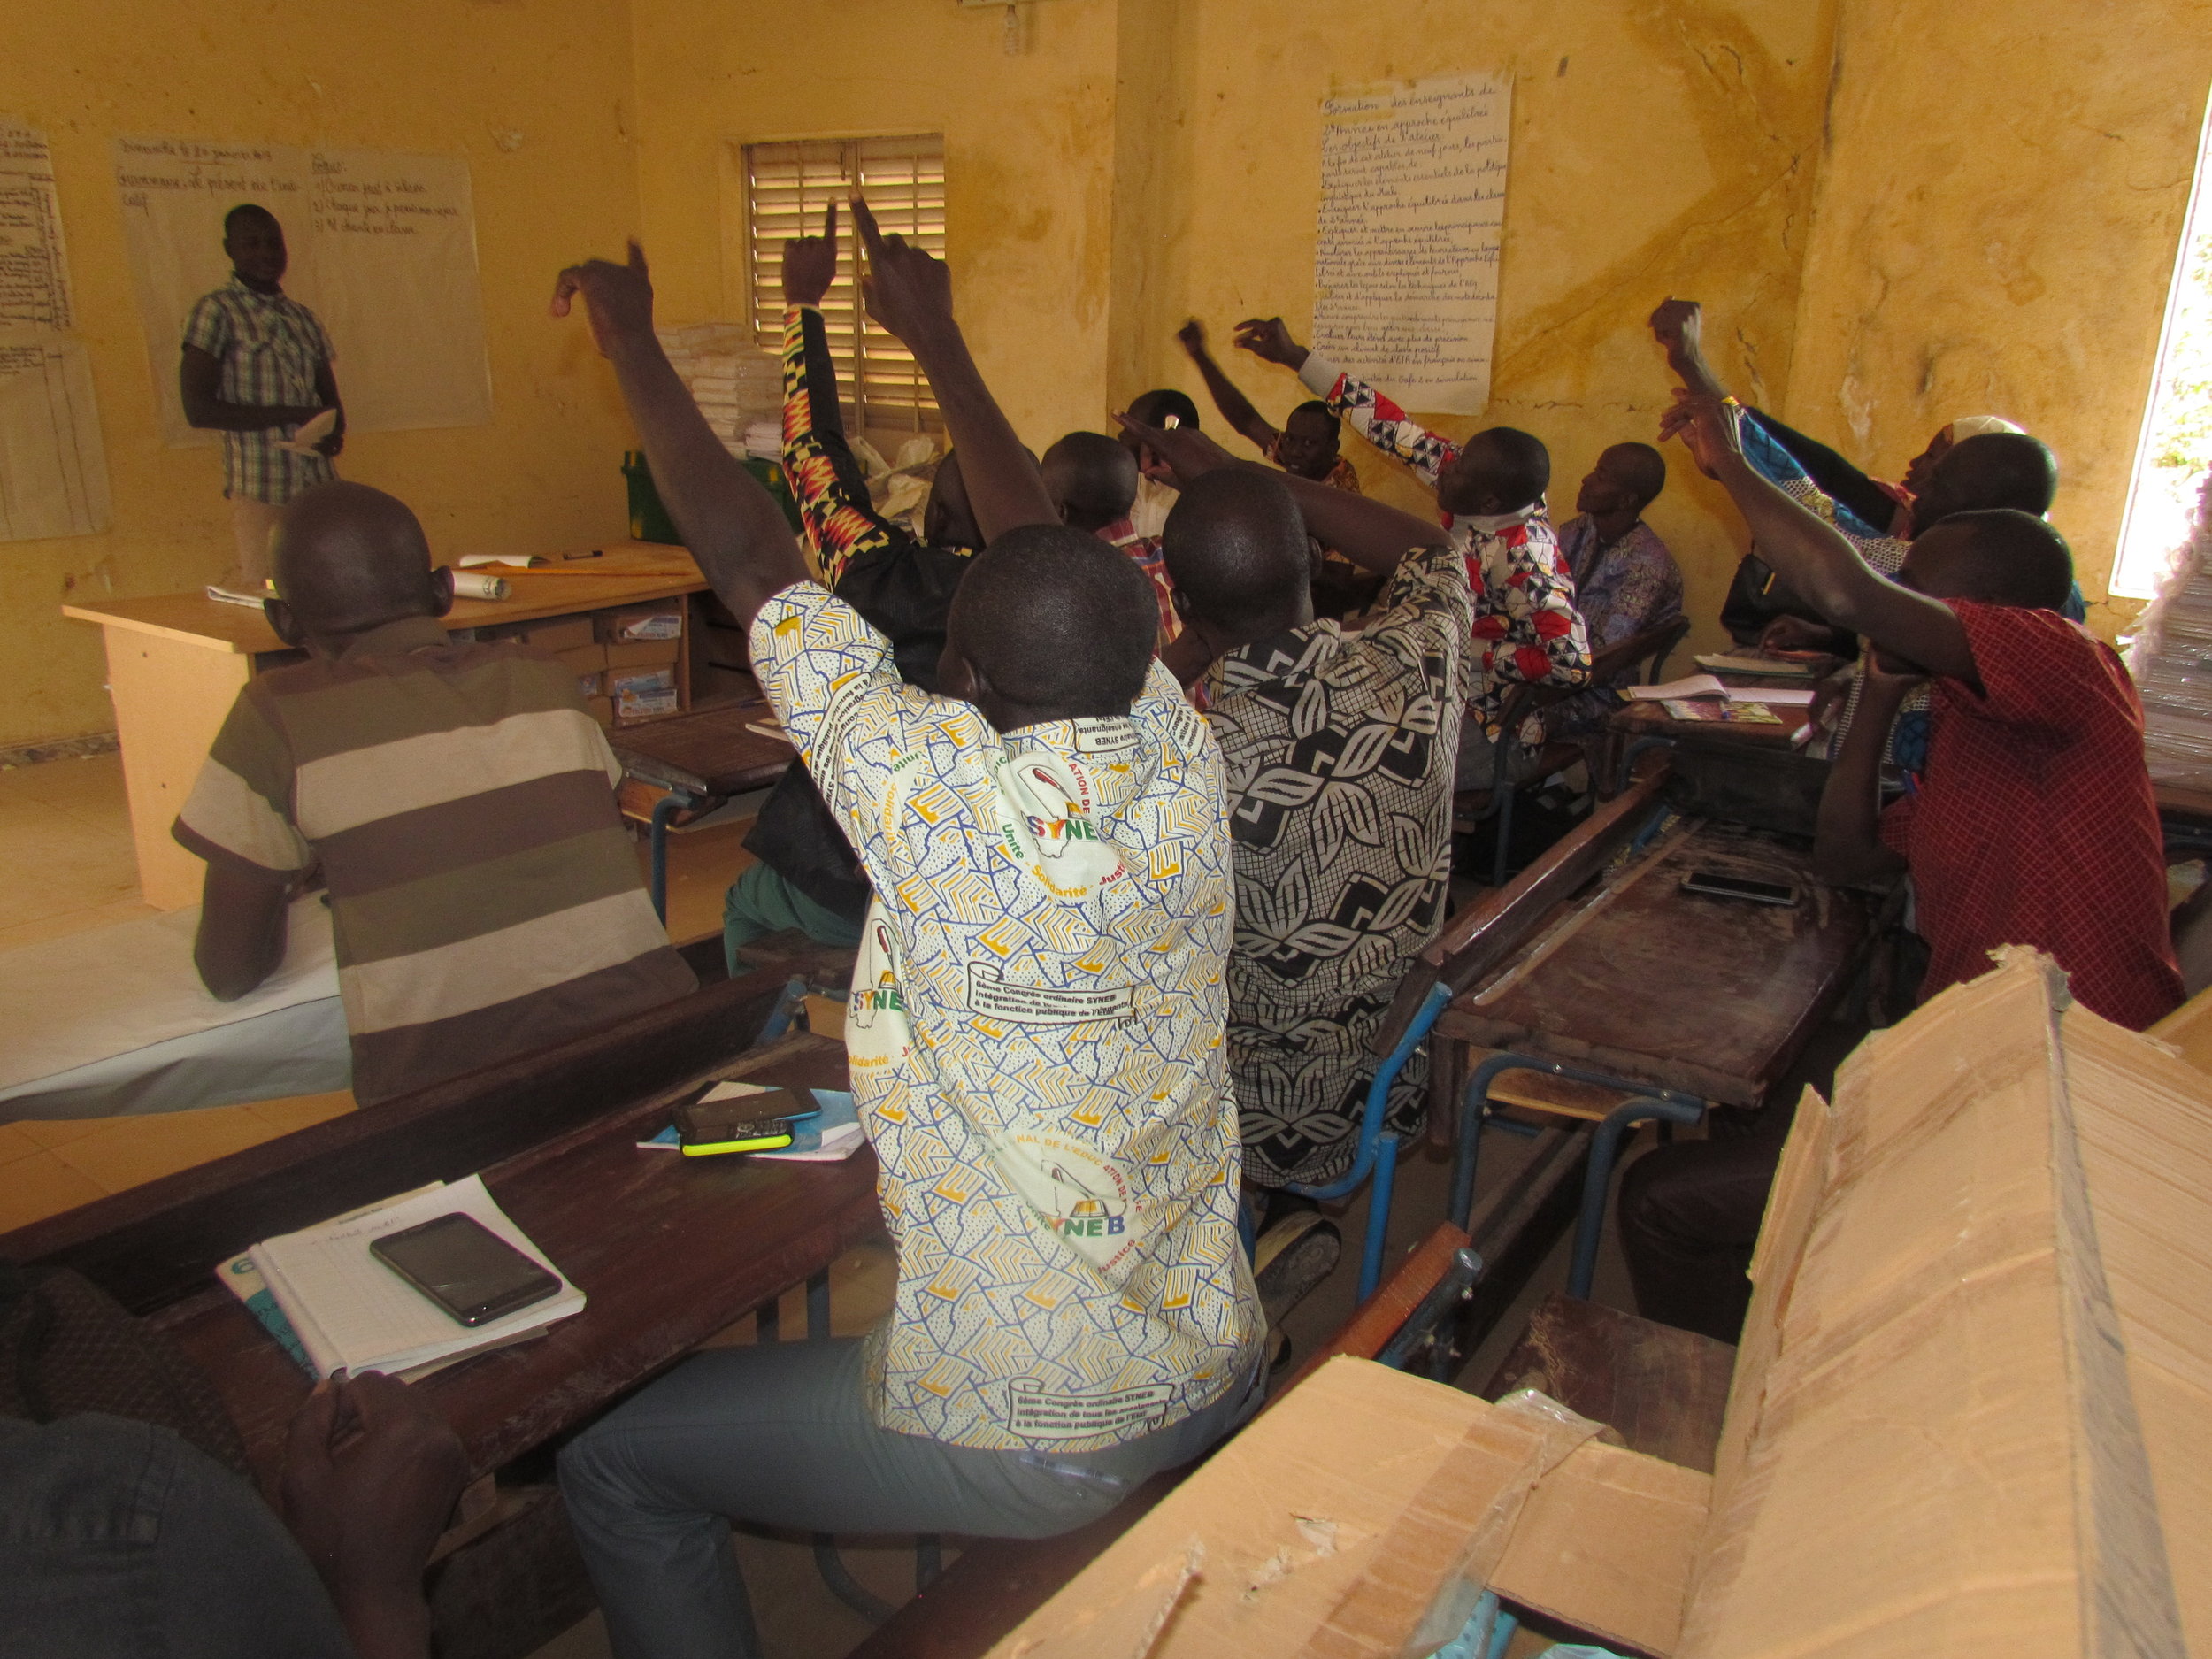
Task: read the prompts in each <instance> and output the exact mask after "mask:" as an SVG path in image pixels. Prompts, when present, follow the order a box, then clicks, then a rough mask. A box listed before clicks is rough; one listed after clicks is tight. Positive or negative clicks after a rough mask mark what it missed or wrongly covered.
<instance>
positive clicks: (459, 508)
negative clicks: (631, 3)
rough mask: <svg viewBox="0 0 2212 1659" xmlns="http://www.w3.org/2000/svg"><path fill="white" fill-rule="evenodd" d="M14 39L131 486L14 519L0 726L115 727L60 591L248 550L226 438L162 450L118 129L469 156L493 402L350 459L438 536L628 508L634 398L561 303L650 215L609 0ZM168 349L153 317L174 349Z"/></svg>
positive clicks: (181, 23) (373, 442)
mask: <svg viewBox="0 0 2212 1659" xmlns="http://www.w3.org/2000/svg"><path fill="white" fill-rule="evenodd" d="M0 41H4V46H0V111H7V112H9V113H11V114H15V115H19V116H21V117H23V118H25V119H27V120H28V121H29V122H30V124H31V125H33V126H34V127H41V128H42V129H44V130H45V132H46V133H47V134H48V135H49V137H50V139H51V141H52V143H53V147H54V152H55V166H56V170H57V173H58V177H59V185H60V191H61V209H62V216H63V221H64V228H65V234H66V236H67V238H68V242H69V251H70V255H71V260H72V263H73V267H74V274H75V292H76V301H77V311H78V315H79V319H80V325H81V334H82V335H83V337H84V338H85V339H86V340H87V341H88V342H89V345H90V347H91V351H92V360H93V376H94V381H95V385H96V390H97V394H98V398H99V406H100V420H101V425H102V427H103V429H104V433H105V436H106V446H107V457H108V467H109V472H110V474H111V479H112V482H113V488H114V499H115V515H114V525H113V528H112V529H111V530H110V531H109V532H107V533H106V534H102V535H95V536H80V537H72V538H68V539H65V540H58V541H28V542H26V541H12V542H0V684H4V685H5V686H6V687H8V695H6V696H5V697H4V698H0V747H4V746H6V745H7V744H10V743H16V742H23V741H31V740H34V739H37V738H44V737H54V736H64V735H70V734H73V733H83V732H92V731H99V730H107V729H112V727H113V725H114V719H113V716H112V714H111V710H110V709H109V707H108V703H107V699H106V697H105V696H104V695H103V693H102V691H101V688H100V687H101V681H102V680H103V679H104V668H103V664H102V661H101V652H100V644H99V638H98V630H97V629H96V628H95V627H93V626H90V625H89V624H86V623H81V622H69V621H65V620H64V619H63V618H62V617H61V616H60V615H59V613H58V606H59V605H60V604H61V603H63V602H64V601H65V600H66V599H68V598H70V597H72V596H82V597H90V598H104V597H109V596H120V595H141V594H157V593H173V592H176V591H178V590H180V589H183V588H189V587H192V586H194V585H196V584H198V583H203V582H206V581H210V580H213V579H214V578H215V577H216V576H218V575H219V574H220V572H221V571H222V569H223V566H224V565H225V564H226V562H227V560H228V558H229V557H230V554H231V550H232V536H231V530H230V519H229V509H228V505H227V503H226V502H225V501H224V500H223V498H222V462H221V457H220V455H219V452H218V451H216V450H215V449H165V448H164V447H163V446H162V443H161V441H160V437H159V435H158V433H157V428H156V424H155V404H154V398H153V388H152V384H151V380H150V372H149V369H148V366H147V352H146V346H145V342H144V338H143V335H142V332H141V329H140V326H139V321H138V314H137V311H136V310H135V308H134V303H133V301H132V296H131V286H130V277H129V272H128V267H127V265H126V264H125V260H124V251H123V226H122V217H121V211H120V209H119V206H118V204H117V201H116V191H115V184H114V173H113V169H112V165H111V150H110V143H111V140H112V139H113V138H114V137H115V136H116V135H117V134H167V135H177V136H183V137H196V138H208V139H257V140H262V141H265V142H277V143H287V144H303V145H304V144H313V143H331V144H347V145H362V146H366V147H370V148H375V149H385V150H422V151H434V152H437V153H441V154H446V155H465V156H467V157H468V158H469V162H470V165H471V169H472V176H473V188H474V194H475V201H476V231H477V254H478V260H479V264H480V270H481V273H482V278H483V285H484V304H485V312H486V319H487V330H488V341H487V343H488V347H489V350H490V358H491V369H492V392H493V400H494V414H495V419H494V421H493V424H492V425H491V426H479V427H473V428H462V429H457V430H449V431H436V432H404V433H368V434H357V435H355V436H353V437H352V438H350V439H349V442H348V443H347V446H346V452H345V455H344V457H342V461H341V463H340V466H341V470H342V472H343V473H344V474H345V475H346V476H347V477H349V478H354V479H358V480H362V481H364V482H366V483H372V484H375V485H378V486H380V487H381V488H387V489H389V490H392V491H393V492H394V493H396V494H397V495H400V496H402V497H403V498H404V499H405V500H406V501H408V502H409V503H411V504H412V505H413V506H414V508H415V510H416V511H417V512H418V513H419V514H420V515H421V517H422V518H423V521H424V524H425V526H426V527H427V529H428V531H429V533H430V539H431V543H432V546H433V547H434V549H436V550H438V551H439V552H440V553H441V554H448V553H452V552H457V551H459V552H466V551H473V550H499V549H526V548H534V547H542V546H546V545H549V544H550V545H573V544H576V543H580V542H588V541H592V540H595V539H598V538H602V537H606V536H612V535H617V534H620V533H621V531H622V526H623V523H624V507H623V495H622V483H621V479H620V477H619V475H618V472H617V471H616V468H617V466H618V463H619V460H620V451H621V449H622V448H623V446H624V442H625V440H626V434H627V431H628V428H627V426H626V421H625V419H624V417H623V415H622V410H621V401H620V399H619V397H618V396H617V395H616V393H615V391H614V388H613V385H612V381H611V378H610V377H609V376H608V375H606V374H605V373H603V371H602V365H600V364H599V363H598V360H597V358H596V357H595V354H593V352H592V351H591V349H590V346H589V344H588V342H587V341H585V340H584V338H583V336H582V332H581V330H580V329H578V328H575V327H566V328H563V327H559V326H555V325H553V324H552V323H551V322H549V320H548V319H547V318H546V316H545V299H546V296H547V295H548V294H549V292H550V291H551V287H552V280H553V273H554V272H555V271H556V270H557V268H558V267H559V266H560V265H562V264H564V263H565V262H566V261H568V260H570V259H572V258H573V257H576V256H577V255H578V254H579V253H580V252H581V251H583V250H588V249H591V248H595V247H605V246H610V245H612V246H615V247H617V248H618V247H619V245H620V241H621V238H622V237H623V236H624V235H626V234H631V233H633V232H634V229H635V227H636V223H637V191H636V177H635V173H634V166H633V163H632V159H631V154H630V140H629V136H628V134H626V130H625V129H626V125H627V124H628V117H627V115H626V102H627V100H628V99H629V98H630V96H631V78H630V42H629V33H628V27H627V19H626V15H625V13H624V12H623V11H622V9H621V8H620V6H619V5H618V4H607V3H606V0H379V4H374V5H367V6H365V5H357V4H344V3H343V0H286V3H285V4H275V3H274V0H227V4H216V0H173V3H172V4H155V3H154V0H139V3H138V4H129V5H124V4H113V3H111V0H104V3H100V4H85V5H72V4H18V5H12V6H11V7H10V8H9V9H8V18H7V22H6V24H5V26H4V28H0ZM502 135H504V136H505V138H506V140H507V142H508V143H510V144H511V145H512V146H513V147H512V148H511V149H509V148H503V147H502V145H501V142H500V138H501V136H502ZM517 140H518V142H517ZM178 320H179V324H180V326H181V323H182V319H181V318H180V319H178ZM174 349H175V348H174V343H173V342H162V346H161V350H160V353H159V355H160V357H161V358H162V360H163V362H164V363H165V365H173V362H174ZM169 372H172V373H173V368H172V369H170V370H169ZM339 379H340V386H341V388H343V385H344V365H343V364H342V363H341V365H340V367H339Z"/></svg>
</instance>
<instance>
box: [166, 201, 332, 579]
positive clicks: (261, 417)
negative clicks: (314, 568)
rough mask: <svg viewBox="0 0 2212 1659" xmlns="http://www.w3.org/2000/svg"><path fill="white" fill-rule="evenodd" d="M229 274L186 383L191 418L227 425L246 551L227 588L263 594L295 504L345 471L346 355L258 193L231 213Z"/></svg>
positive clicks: (197, 311)
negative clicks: (277, 533) (292, 285)
mask: <svg viewBox="0 0 2212 1659" xmlns="http://www.w3.org/2000/svg"><path fill="white" fill-rule="evenodd" d="M223 251H224V252H225V253H226V254H227V255H228V256H229V257H230V264H231V276H230V280H229V281H228V282H227V283H225V284H224V285H223V286H222V287H221V288H217V289H216V290H215V291H214V292H213V293H211V294H206V295H203V296H201V297H200V299H199V300H198V301H197V302H196V303H195V304H194V305H193V307H192V312H191V315H190V316H188V317H187V318H186V319H185V323H184V360H183V362H182V363H181V364H180V365H179V366H178V369H177V389H178V393H179V395H180V397H181V398H182V400H183V403H184V418H185V419H186V420H188V421H189V422H190V423H191V424H192V425H193V426H200V427H204V428H208V429H211V430H213V431H216V432H219V433H221V434H223V494H224V495H226V496H227V497H229V500H230V507H231V524H232V526H233V528H234V530H235V532H236V534H237V537H238V552H237V557H236V558H235V560H234V564H233V566H232V568H231V570H230V571H229V572H228V573H227V575H226V576H225V578H224V585H225V586H226V587H237V588H244V589H245V590H247V591H249V592H257V591H258V590H259V589H260V588H261V586H262V584H263V583H264V582H265V580H267V579H268V576H269V573H270V563H269V537H270V534H271V533H272V532H273V530H274V529H275V528H276V522H277V516H278V515H279V514H280V512H281V511H283V509H284V504H285V503H287V502H288V501H290V500H291V499H292V497H293V496H295V495H298V494H299V493H300V492H301V491H303V490H304V489H307V488H310V487H311V486H312V485H316V484H321V483H326V482H327V481H329V480H331V479H334V478H335V477H337V475H338V472H337V469H336V468H335V467H334V466H332V465H331V464H330V457H332V456H334V455H336V454H337V453H338V451H339V450H340V449H342V448H344V446H345V437H346V414H345V410H344V408H343V406H342V404H341V403H339V401H338V379H337V376H336V375H335V374H334V373H332V371H331V364H332V362H333V361H334V358H335V357H336V355H337V354H336V353H335V352H334V351H333V350H332V349H331V345H330V336H329V335H328V334H325V333H324V332H323V326H322V324H321V323H320V322H319V321H318V320H317V319H316V316H315V313H314V312H313V311H309V310H308V309H307V307H306V306H304V305H303V304H301V303H299V302H298V301H297V300H296V299H293V298H292V297H290V296H288V295H287V294H286V293H285V291H284V271H285V266H286V265H287V263H288V256H287V254H286V252H285V247H284V227H282V226H281V225H280V224H278V223H277V218H276V215H275V214H273V213H272V212H271V211H269V210H268V209H267V208H265V207H263V206H260V205H259V204H257V203H252V202H248V203H243V204H240V205H239V206H237V207H234V208H233V209H231V211H229V212H228V213H227V214H226V215H224V218H223Z"/></svg>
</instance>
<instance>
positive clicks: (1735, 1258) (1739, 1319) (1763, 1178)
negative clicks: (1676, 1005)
mask: <svg viewBox="0 0 2212 1659" xmlns="http://www.w3.org/2000/svg"><path fill="white" fill-rule="evenodd" d="M1769 1113H1770V1114H1771V1117H1772V1118H1773V1119H1774V1120H1775V1121H1771V1122H1768V1121H1762V1122H1761V1123H1760V1124H1759V1125H1758V1127H1757V1129H1756V1130H1755V1132H1754V1133H1751V1134H1749V1135H1747V1136H1744V1137H1742V1138H1740V1139H1738V1140H1731V1141H1679V1142H1677V1143H1676V1144H1675V1145H1672V1146H1664V1147H1659V1148H1655V1149H1654V1150H1652V1151H1650V1152H1647V1153H1646V1154H1645V1155H1644V1156H1642V1157H1640V1158H1639V1159H1638V1160H1637V1161H1636V1162H1635V1163H1633V1164H1630V1165H1629V1166H1628V1169H1627V1170H1626V1171H1625V1172H1624V1173H1623V1175H1622V1176H1621V1195H1620V1220H1621V1248H1622V1249H1623V1251H1624V1253H1625V1254H1626V1255H1627V1257H1628V1277H1629V1281H1630V1282H1631V1283H1632V1285H1633V1286H1635V1288H1636V1311H1637V1312H1639V1313H1640V1314H1641V1315H1643V1317H1645V1318H1647V1319H1655V1320H1657V1321H1658V1322H1659V1323H1660V1324H1662V1325H1677V1326H1679V1327H1680V1328H1681V1329H1683V1330H1685V1331H1695V1332H1698V1333H1701V1334H1702V1335H1705V1336H1709V1337H1713V1338H1715V1339H1716V1340H1719V1341H1723V1342H1733V1341H1734V1340H1736V1339H1737V1337H1738V1336H1739V1335H1740V1334H1741V1333H1742V1331H1743V1318H1744V1312H1745V1310H1747V1308H1749V1306H1750V1305H1751V1280H1750V1279H1748V1278H1747V1277H1746V1273H1747V1271H1748V1269H1749V1268H1750V1266H1751V1248H1752V1246H1753V1245H1755V1243H1757V1242H1758V1238H1759V1223H1760V1221H1761V1219H1762V1218H1763V1217H1764V1215H1765V1213H1766V1202H1767V1189H1768V1188H1769V1187H1771V1186H1773V1185H1774V1170H1775V1166H1776V1165H1777V1164H1778V1163H1780V1162H1781V1157H1782V1142H1783V1141H1784V1140H1785V1139H1786V1137H1787V1134H1788V1130H1789V1119H1790V1117H1791V1113H1790V1112H1789V1111H1788V1110H1780V1111H1775V1110H1774V1109H1772V1108H1769Z"/></svg>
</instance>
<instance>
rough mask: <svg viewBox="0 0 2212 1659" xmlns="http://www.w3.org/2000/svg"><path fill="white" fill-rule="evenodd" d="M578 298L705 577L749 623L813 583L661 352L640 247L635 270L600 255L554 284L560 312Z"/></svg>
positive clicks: (787, 533)
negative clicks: (773, 600)
mask: <svg viewBox="0 0 2212 1659" xmlns="http://www.w3.org/2000/svg"><path fill="white" fill-rule="evenodd" d="M579 295H581V296H583V300H584V305H585V309H586V311H587V313H588V316H589V318H590V321H591V332H592V337H593V338H594V339H595V340H596V341H597V342H598V343H599V349H600V350H601V351H602V352H603V354H604V355H605V356H606V357H607V359H608V361H609V362H611V363H612V364H613V365H614V372H615V378H616V379H617V380H618V381H619V382H620V383H621V386H622V399H623V401H624V402H625V403H627V404H628V405H629V406H630V419H631V420H632V421H633V422H634V424H635V425H636V426H637V432H638V440H639V442H641V443H642V444H643V445H644V446H645V458H646V460H647V462H648V463H649V465H651V467H652V469H653V483H654V487H655V488H657V489H658V490H659V492H660V496H661V500H662V502H663V503H664V505H666V507H667V508H668V513H669V517H670V518H673V519H674V520H675V521H676V528H677V529H678V530H679V531H680V532H681V533H682V534H683V538H684V545H685V546H686V547H687V548H688V549H690V550H691V557H693V558H695V559H696V560H698V562H699V570H700V573H701V574H703V576H705V577H706V579H707V580H708V582H709V583H710V584H711V585H712V587H713V588H714V591H715V592H716V593H717V594H718V595H720V597H721V600H722V603H724V604H726V605H727V606H729V608H730V611H731V612H732V613H733V615H734V616H735V617H736V618H737V619H738V621H739V622H740V623H741V624H742V625H744V626H751V624H752V620H753V613H754V612H755V611H758V610H759V609H760V608H761V606H762V605H763V604H764V603H766V602H767V600H768V597H769V595H772V594H775V593H779V592H780V591H781V590H782V589H784V588H788V587H790V586H791V584H792V583H794V582H798V581H804V580H806V579H807V568H806V561H805V560H804V559H803V558H802V557H800V556H799V544H798V543H797V542H796V541H794V540H792V536H791V526H789V525H788V524H787V523H786V522H785V520H784V516H783V510H782V509H781V508H780V507H778V506H777V505H776V503H775V501H774V499H773V498H772V496H770V495H769V494H768V492H767V491H766V490H764V489H763V488H761V487H760V484H759V482H758V481H757V480H756V479H755V478H754V477H753V475H752V474H751V473H750V472H747V471H746V470H745V468H744V465H743V464H742V463H741V462H740V461H739V460H738V458H737V457H735V456H733V455H732V454H731V453H730V452H729V451H728V450H727V449H724V448H723V447H722V441H721V439H719V438H718V437H716V436H715V435H714V430H713V428H712V427H710V426H708V425H707V421H706V417H705V416H703V415H702V414H701V413H700V412H699V406H698V405H697V404H696V403H693V402H692V401H691V394H690V393H689V392H688V391H687V390H686V389H685V388H684V383H683V381H682V380H681V379H680V378H679V377H678V375H677V373H676V371H675V369H674V368H673V367H672V366H671V365H670V364H669V361H668V354H667V353H666V352H664V351H663V350H662V349H661V342H660V341H659V339H658V338H657V336H656V335H655V334H654V333H653V285H652V282H651V280H650V279H649V276H648V274H647V272H646V268H645V253H644V250H642V249H641V248H640V247H639V246H638V245H637V244H636V243H635V242H632V243H631V244H630V257H629V263H628V264H626V265H615V264H613V263H612V262H611V261H609V260H605V259H591V260H588V261H586V262H585V263H584V264H582V265H571V266H569V268H568V269H567V270H565V271H564V272H562V273H561V274H560V278H559V280H558V281H557V282H556V283H555V284H554V288H553V315H554V316H556V317H565V316H567V315H568V312H569V305H570V302H571V301H572V299H573V298H574V297H575V296H579Z"/></svg>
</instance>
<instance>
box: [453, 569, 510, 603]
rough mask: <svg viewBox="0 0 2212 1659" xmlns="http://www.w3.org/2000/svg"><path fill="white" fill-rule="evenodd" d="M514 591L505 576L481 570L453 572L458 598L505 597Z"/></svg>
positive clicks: (454, 587) (454, 590) (455, 594)
mask: <svg viewBox="0 0 2212 1659" xmlns="http://www.w3.org/2000/svg"><path fill="white" fill-rule="evenodd" d="M513 591H514V590H513V589H512V588H510V587H508V585H507V579H506V578H505V577H504V576H487V575H484V574H483V573H482V572H479V571H456V572H453V595H454V597H455V598H457V599H504V598H505V597H506V596H507V595H509V594H510V593H511V592H513Z"/></svg>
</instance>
